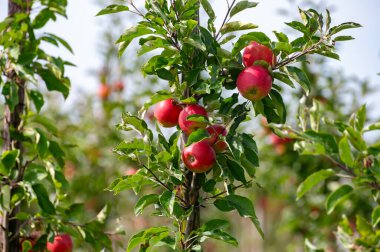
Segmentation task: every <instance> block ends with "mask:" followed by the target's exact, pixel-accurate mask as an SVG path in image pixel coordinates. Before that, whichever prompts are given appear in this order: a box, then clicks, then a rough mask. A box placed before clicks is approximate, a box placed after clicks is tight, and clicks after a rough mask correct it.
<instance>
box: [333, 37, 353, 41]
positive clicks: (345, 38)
mask: <svg viewBox="0 0 380 252" xmlns="http://www.w3.org/2000/svg"><path fill="white" fill-rule="evenodd" d="M353 39H355V38H353V37H351V36H337V37H335V38H334V39H333V40H334V41H347V40H353Z"/></svg>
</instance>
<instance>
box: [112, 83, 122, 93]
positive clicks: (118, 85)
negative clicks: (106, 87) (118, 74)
mask: <svg viewBox="0 0 380 252" xmlns="http://www.w3.org/2000/svg"><path fill="white" fill-rule="evenodd" d="M113 88H114V89H115V91H116V92H122V91H123V90H124V83H123V82H122V81H121V80H119V81H117V82H116V83H115V85H114V87H113Z"/></svg>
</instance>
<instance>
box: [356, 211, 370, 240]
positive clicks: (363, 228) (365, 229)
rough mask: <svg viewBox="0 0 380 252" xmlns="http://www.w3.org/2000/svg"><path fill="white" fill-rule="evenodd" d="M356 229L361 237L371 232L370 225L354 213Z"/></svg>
mask: <svg viewBox="0 0 380 252" xmlns="http://www.w3.org/2000/svg"><path fill="white" fill-rule="evenodd" d="M356 229H357V231H358V232H359V234H360V235H361V236H362V237H367V236H369V235H371V234H373V228H372V226H371V225H370V224H369V223H368V221H367V220H366V219H364V218H363V217H362V216H360V215H356Z"/></svg>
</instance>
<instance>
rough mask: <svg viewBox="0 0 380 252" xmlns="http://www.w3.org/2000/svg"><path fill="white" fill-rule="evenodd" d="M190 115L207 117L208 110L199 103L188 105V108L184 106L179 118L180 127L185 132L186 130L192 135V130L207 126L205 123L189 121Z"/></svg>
mask: <svg viewBox="0 0 380 252" xmlns="http://www.w3.org/2000/svg"><path fill="white" fill-rule="evenodd" d="M190 115H203V116H205V117H207V111H206V109H205V108H204V107H202V106H200V105H198V104H191V105H189V106H187V107H186V108H184V109H183V110H182V111H181V113H180V114H179V118H178V124H179V127H180V128H181V130H182V131H183V132H185V133H186V134H187V135H190V134H191V132H193V131H195V130H197V129H204V128H206V126H207V125H206V124H205V123H202V122H194V121H188V120H187V117H188V116H190Z"/></svg>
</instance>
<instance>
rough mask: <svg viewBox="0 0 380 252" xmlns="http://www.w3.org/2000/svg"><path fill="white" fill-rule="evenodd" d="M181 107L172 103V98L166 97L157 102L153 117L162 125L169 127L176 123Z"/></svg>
mask: <svg viewBox="0 0 380 252" xmlns="http://www.w3.org/2000/svg"><path fill="white" fill-rule="evenodd" d="M181 111H182V107H181V106H178V105H176V104H175V103H174V100H173V99H167V100H165V101H161V102H159V103H157V105H156V108H155V110H154V117H155V118H156V120H157V121H158V122H159V123H160V124H161V125H162V126H164V127H166V128H171V127H174V126H176V125H177V124H178V117H179V114H180V113H181Z"/></svg>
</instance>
